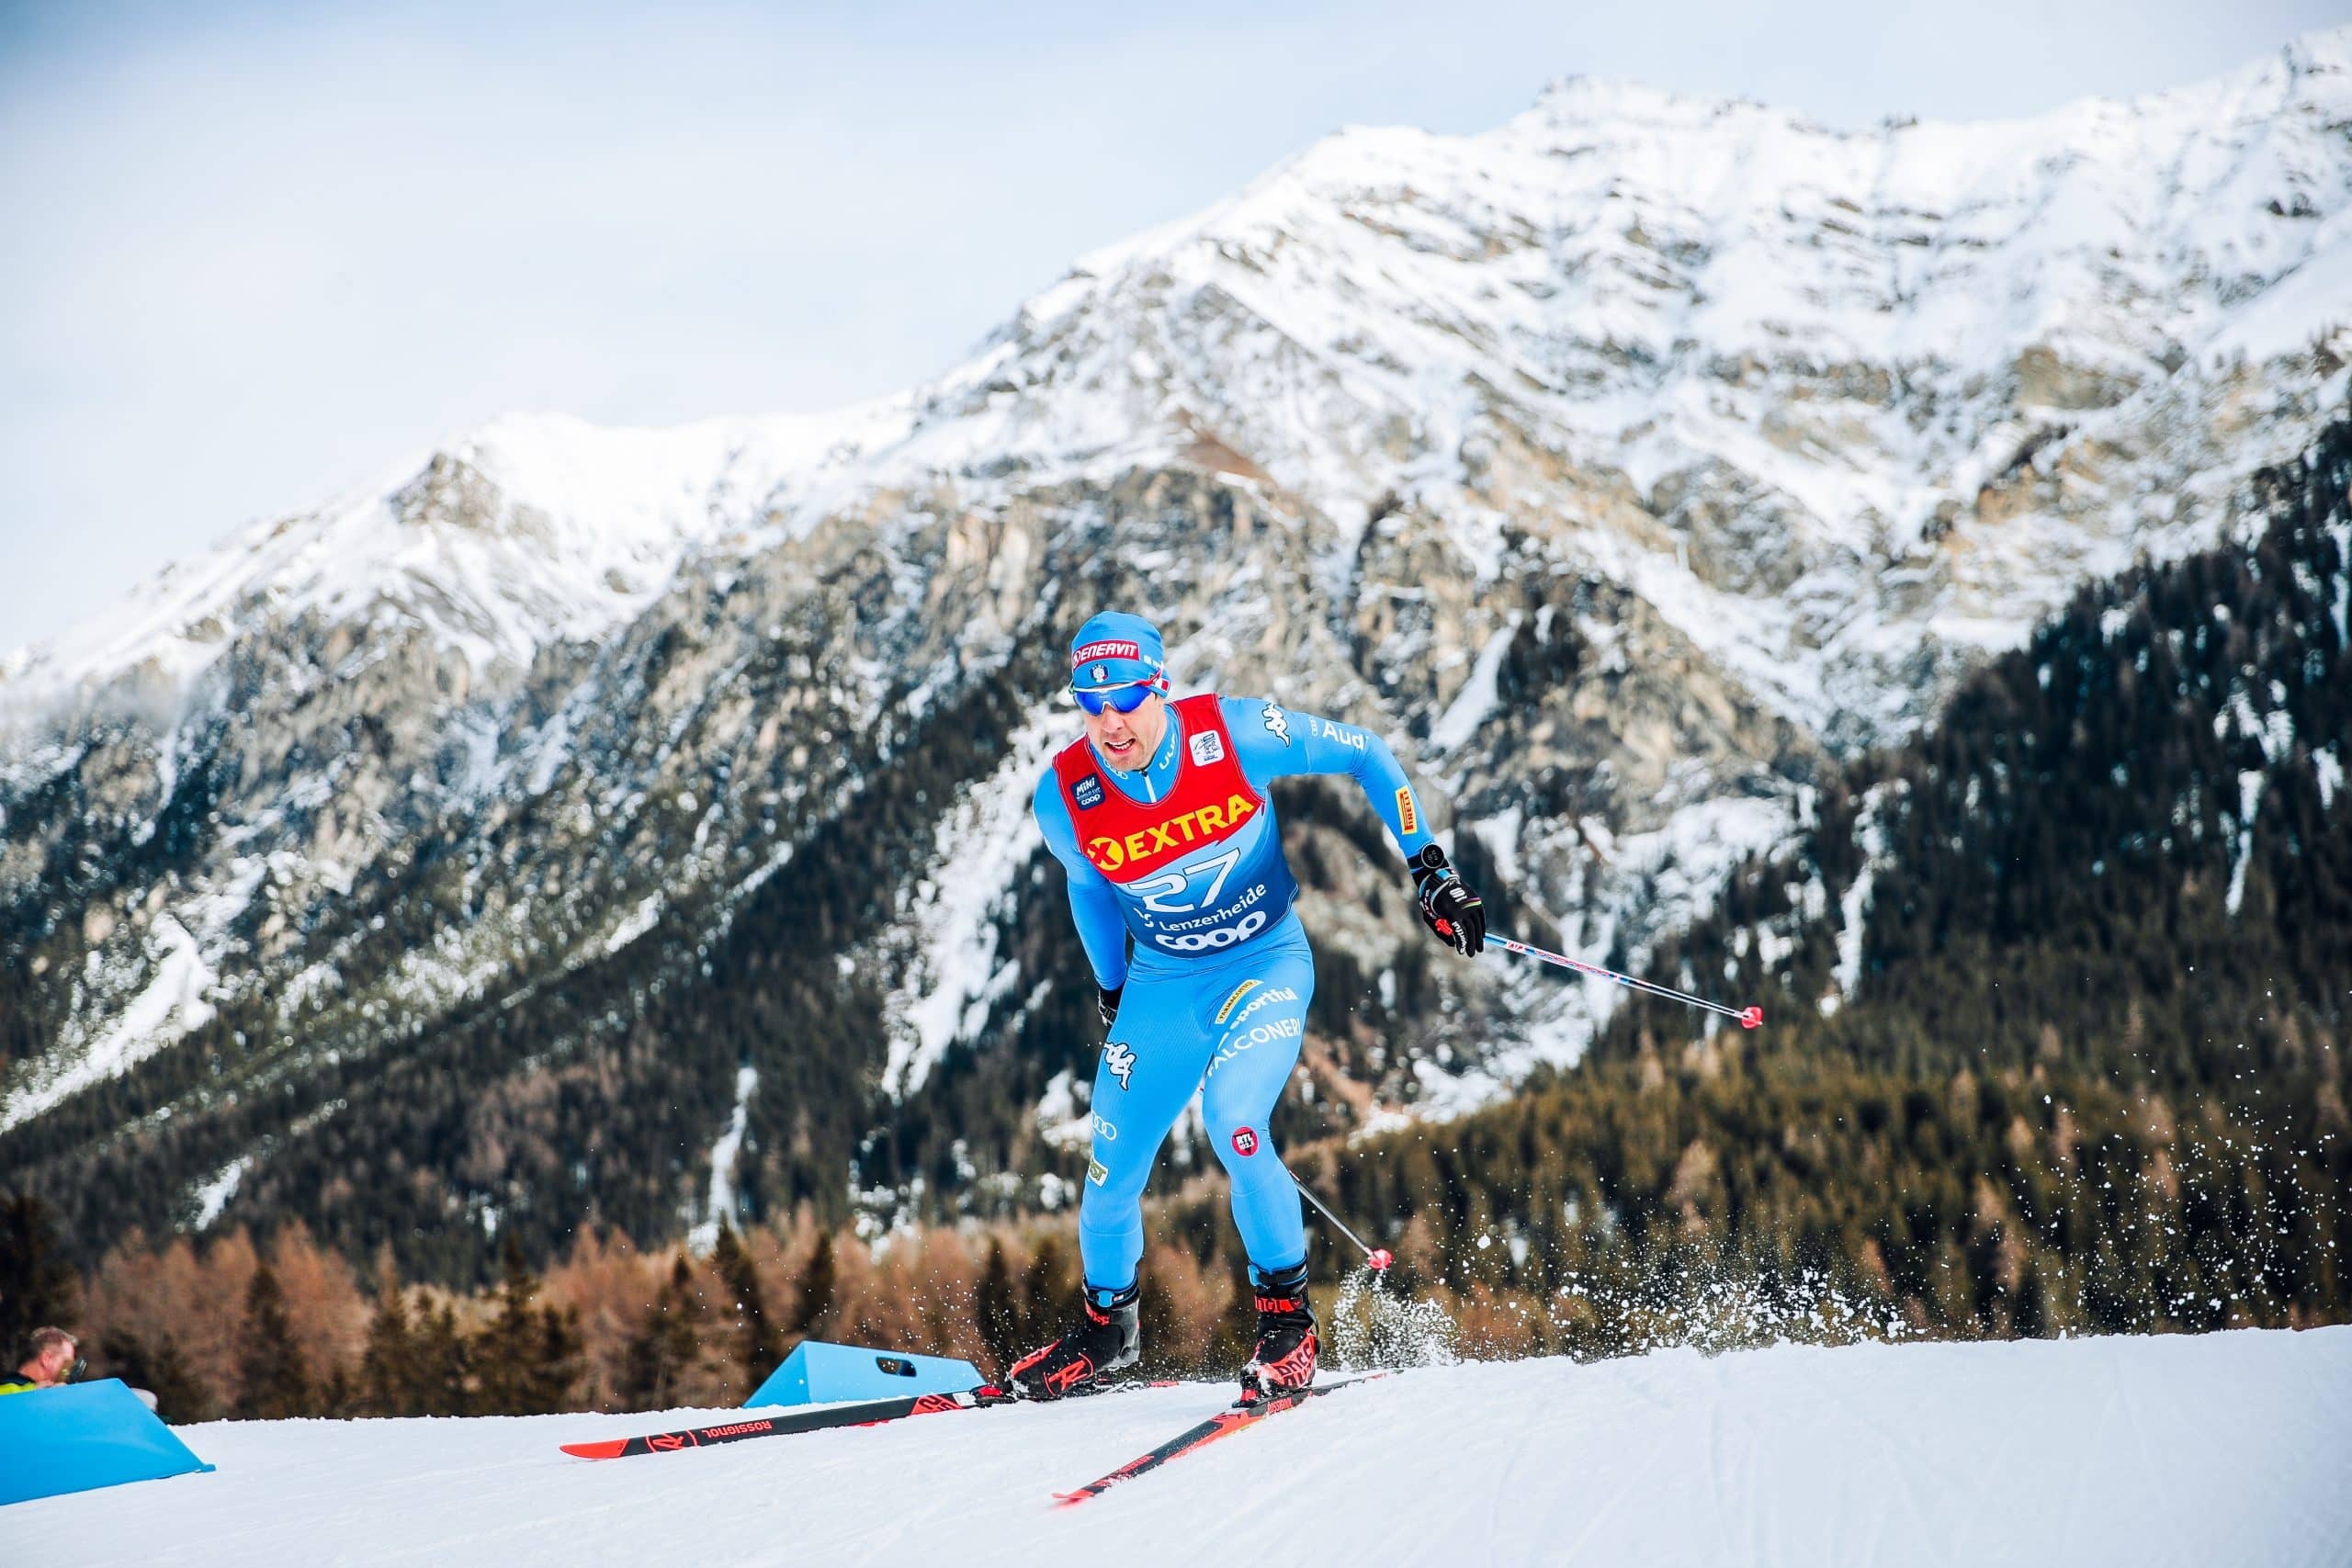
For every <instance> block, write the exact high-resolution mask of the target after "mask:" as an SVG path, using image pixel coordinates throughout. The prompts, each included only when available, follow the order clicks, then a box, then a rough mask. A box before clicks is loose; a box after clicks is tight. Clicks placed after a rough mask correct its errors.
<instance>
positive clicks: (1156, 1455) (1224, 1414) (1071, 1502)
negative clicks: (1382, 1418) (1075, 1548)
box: [1054, 1372, 1382, 1508]
mask: <svg viewBox="0 0 2352 1568" xmlns="http://www.w3.org/2000/svg"><path fill="white" fill-rule="evenodd" d="M1381 1375H1382V1374H1381V1373H1379V1372H1369V1373H1366V1374H1365V1375H1364V1376H1363V1377H1354V1378H1348V1379H1346V1380H1344V1381H1343V1382H1326V1383H1317V1384H1315V1385H1314V1386H1313V1387H1311V1388H1302V1389H1295V1390H1294V1391H1292V1392H1291V1393H1282V1394H1276V1395H1275V1396H1274V1397H1272V1399H1266V1400H1261V1401H1260V1402H1258V1403H1256V1404H1236V1405H1234V1406H1233V1407H1232V1408H1230V1409H1227V1410H1220V1411H1218V1412H1217V1413H1216V1415H1214V1416H1210V1417H1209V1418H1208V1419H1207V1420H1205V1421H1204V1422H1202V1423H1201V1424H1200V1425H1199V1426H1197V1427H1193V1428H1191V1429H1190V1430H1189V1431H1184V1432H1180V1433H1178V1434H1177V1435H1176V1436H1175V1437H1172V1438H1169V1439H1168V1440H1167V1441H1166V1442H1164V1443H1162V1444H1160V1445H1159V1447H1158V1448H1156V1449H1154V1450H1151V1451H1150V1452H1149V1453H1147V1454H1142V1455H1139V1456H1138V1457H1136V1458H1135V1459H1131V1460H1129V1461H1127V1462H1126V1463H1125V1464H1123V1465H1121V1466H1120V1467H1119V1468H1118V1469H1116V1470H1114V1471H1113V1472H1111V1473H1110V1474H1108V1475H1105V1476H1103V1477H1102V1478H1101V1479H1100V1480H1096V1481H1090V1482H1088V1483H1086V1484H1085V1485H1083V1486H1080V1487H1079V1488H1078V1489H1077V1490H1076V1491H1072V1492H1057V1493H1055V1494H1054V1500H1055V1502H1056V1503H1057V1504H1058V1505H1059V1506H1062V1507H1065V1508H1074V1507H1076V1506H1078V1505H1080V1503H1083V1502H1085V1501H1086V1500H1087V1499H1088V1498H1089V1497H1100V1496H1101V1495H1103V1493H1105V1492H1107V1491H1109V1490H1110V1489H1111V1488H1112V1487H1114V1486H1115V1485H1117V1484H1118V1483H1120V1482H1122V1481H1132V1480H1134V1479H1135V1478H1136V1476H1138V1475H1141V1474H1143V1473H1144V1472H1146V1471H1152V1470H1158V1469H1159V1467H1160V1466H1161V1465H1163V1464H1166V1463H1167V1462H1168V1461H1170V1460H1171V1459H1177V1458H1180V1457H1182V1455H1185V1454H1188V1453H1193V1452H1194V1451H1196V1450H1200V1449H1204V1448H1206V1447H1208V1446H1209V1445H1210V1444H1211V1443H1214V1442H1216V1440H1217V1439H1218V1438H1229V1437H1231V1436H1232V1435H1233V1434H1234V1433H1236V1432H1238V1431H1240V1430H1241V1429H1242V1428H1243V1427H1250V1426H1254V1425H1256V1424H1257V1423H1258V1422H1260V1421H1263V1420H1264V1419H1265V1418H1266V1417H1267V1416H1279V1415H1281V1414H1282V1413H1283V1411H1285V1410H1295V1409H1297V1408H1298V1407H1299V1406H1300V1405H1302V1404H1306V1402H1307V1401H1308V1400H1310V1399H1313V1398H1315V1397H1316V1396H1317V1394H1324V1393H1333V1392H1335V1391H1337V1390H1339V1389H1343V1388H1353V1387H1354V1386H1355V1385H1356V1384H1358V1383H1360V1382H1371V1381H1372V1380H1373V1379H1374V1378H1376V1377H1379V1376H1381Z"/></svg>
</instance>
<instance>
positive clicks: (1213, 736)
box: [1192, 729, 1225, 768]
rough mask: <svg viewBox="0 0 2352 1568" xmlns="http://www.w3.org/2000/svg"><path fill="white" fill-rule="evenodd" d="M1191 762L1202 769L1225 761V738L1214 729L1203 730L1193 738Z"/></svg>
mask: <svg viewBox="0 0 2352 1568" xmlns="http://www.w3.org/2000/svg"><path fill="white" fill-rule="evenodd" d="M1192 745H1193V761H1195V762H1198V763H1199V764H1200V765H1201V766H1203V767H1204V768H1205V767H1207V766H1208V765H1209V764H1210V763H1211V762H1222V761H1225V737H1224V736H1222V735H1219V734H1218V733H1217V732H1216V730H1214V729H1206V730H1203V731H1202V732H1201V733H1200V734H1198V735H1195V736H1193V741H1192Z"/></svg>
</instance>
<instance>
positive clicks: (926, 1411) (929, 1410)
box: [562, 1383, 1014, 1459]
mask: <svg viewBox="0 0 2352 1568" xmlns="http://www.w3.org/2000/svg"><path fill="white" fill-rule="evenodd" d="M1013 1397H1014V1396H1013V1395H1012V1394H1010V1393H1005V1392H1004V1391H1003V1390H1001V1389H998V1388H991V1387H989V1385H988V1384H986V1383H983V1384H981V1385H980V1386H979V1387H978V1388H967V1389H959V1390H957V1391H956V1393H918V1394H911V1395H909V1396H908V1397H906V1398H904V1399H873V1400H868V1401H866V1402H865V1404H837V1405H835V1406H833V1407H832V1408H831V1409H830V1410H800V1411H795V1412H793V1413H791V1414H789V1415H784V1416H746V1417H745V1418H744V1419H742V1420H741V1421H728V1422H723V1423H721V1424H720V1425H718V1426H716V1427H687V1428H686V1429H685V1430H684V1431H683V1432H650V1433H648V1434H646V1435H645V1436H644V1437H641V1438H610V1439H608V1440H606V1441H605V1442H599V1443H565V1444H563V1445H562V1447H563V1451H564V1452H565V1453H568V1454H573V1455H577V1456H578V1457H579V1458H581V1459H626V1458H628V1456H629V1455H631V1454H662V1453H674V1452H676V1451H677V1450H680V1449H704V1448H708V1447H709V1446H710V1445H711V1444H713V1443H740V1442H741V1441H742V1440H743V1439H745V1438H784V1437H789V1436H791V1435H792V1434H793V1433H795V1432H823V1431H829V1430H831V1429H832V1428H834V1427H873V1426H877V1425H879V1424H880V1423H882V1422H885V1421H897V1420H899V1419H901V1418H903V1417H905V1416H932V1415H936V1414H938V1413H939V1412H941V1411H944V1410H979V1409H983V1408H985V1407H987V1406H989V1405H991V1404H1011V1403H1012V1401H1013Z"/></svg>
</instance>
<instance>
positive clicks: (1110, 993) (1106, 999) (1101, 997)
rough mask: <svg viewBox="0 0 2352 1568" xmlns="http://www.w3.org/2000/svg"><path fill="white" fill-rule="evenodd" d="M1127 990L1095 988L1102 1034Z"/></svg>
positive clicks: (1114, 1018)
mask: <svg viewBox="0 0 2352 1568" xmlns="http://www.w3.org/2000/svg"><path fill="white" fill-rule="evenodd" d="M1481 929H1483V928H1481ZM1125 989H1126V987H1125V986H1114V987H1111V988H1110V989H1109V990H1107V991H1106V990H1104V989H1103V987H1100V986H1097V987H1094V1009H1095V1010H1096V1011H1097V1012H1100V1013H1101V1014H1102V1015H1103V1033H1105V1034H1108V1033H1110V1032H1111V1026H1112V1025H1113V1024H1114V1023H1116V1022H1118V1021H1119V993H1120V992H1121V991H1124V990H1125Z"/></svg>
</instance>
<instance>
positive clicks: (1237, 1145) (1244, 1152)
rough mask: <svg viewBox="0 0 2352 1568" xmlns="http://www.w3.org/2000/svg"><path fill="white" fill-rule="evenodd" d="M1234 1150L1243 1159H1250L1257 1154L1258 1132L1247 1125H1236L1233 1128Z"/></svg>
mask: <svg viewBox="0 0 2352 1568" xmlns="http://www.w3.org/2000/svg"><path fill="white" fill-rule="evenodd" d="M1233 1152H1234V1153H1235V1154H1238V1155H1239V1156H1241V1157H1242V1158H1243V1159H1248V1158H1249V1157H1250V1156H1251V1155H1254V1154H1256V1153H1257V1152H1258V1134H1255V1133H1253V1132H1251V1131H1250V1129H1249V1128H1247V1127H1236V1128H1235V1129H1234V1130H1233Z"/></svg>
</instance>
